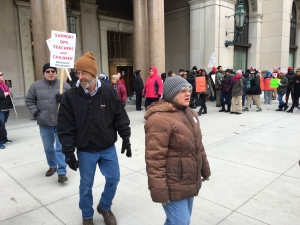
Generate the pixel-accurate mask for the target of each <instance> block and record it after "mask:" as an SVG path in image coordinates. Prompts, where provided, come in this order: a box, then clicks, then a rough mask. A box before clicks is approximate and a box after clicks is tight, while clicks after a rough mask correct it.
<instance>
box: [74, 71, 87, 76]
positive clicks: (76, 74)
mask: <svg viewBox="0 0 300 225" xmlns="http://www.w3.org/2000/svg"><path fill="white" fill-rule="evenodd" d="M88 74H89V73H87V72H85V71H83V72H77V73H75V76H76V77H79V76H80V75H81V76H83V77H86V76H87V75H88Z"/></svg>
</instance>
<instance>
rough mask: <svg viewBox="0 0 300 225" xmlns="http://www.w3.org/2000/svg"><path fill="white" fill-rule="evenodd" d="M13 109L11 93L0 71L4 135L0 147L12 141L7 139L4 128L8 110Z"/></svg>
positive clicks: (0, 98) (1, 115) (0, 102)
mask: <svg viewBox="0 0 300 225" xmlns="http://www.w3.org/2000/svg"><path fill="white" fill-rule="evenodd" d="M10 109H13V103H12V100H11V93H10V90H9V88H8V86H7V85H6V84H5V82H4V79H3V73H2V72H1V71H0V120H1V122H2V126H1V127H2V129H1V130H3V132H1V133H3V134H4V133H5V135H4V136H3V137H1V138H0V149H4V148H5V146H4V144H10V143H12V140H8V139H7V133H6V128H5V123H6V122H7V119H8V116H9V110H10Z"/></svg>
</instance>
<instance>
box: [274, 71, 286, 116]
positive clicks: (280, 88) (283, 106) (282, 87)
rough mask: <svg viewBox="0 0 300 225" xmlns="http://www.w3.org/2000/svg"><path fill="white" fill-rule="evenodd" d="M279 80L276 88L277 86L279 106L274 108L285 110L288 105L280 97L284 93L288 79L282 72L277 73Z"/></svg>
mask: <svg viewBox="0 0 300 225" xmlns="http://www.w3.org/2000/svg"><path fill="white" fill-rule="evenodd" d="M279 80H280V81H279V82H278V88H277V94H278V102H279V106H278V109H276V111H285V110H287V108H288V106H287V103H286V102H284V101H283V100H282V98H283V96H284V95H285V94H286V90H287V87H288V84H289V81H288V79H287V78H286V76H285V73H284V72H280V73H279Z"/></svg>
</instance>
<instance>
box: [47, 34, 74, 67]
mask: <svg viewBox="0 0 300 225" xmlns="http://www.w3.org/2000/svg"><path fill="white" fill-rule="evenodd" d="M48 43H49V45H50V52H51V53H50V65H51V66H53V67H57V68H74V59H75V47H76V34H73V33H65V32H60V31H55V30H52V31H51V40H49V39H48V40H47V44H48Z"/></svg>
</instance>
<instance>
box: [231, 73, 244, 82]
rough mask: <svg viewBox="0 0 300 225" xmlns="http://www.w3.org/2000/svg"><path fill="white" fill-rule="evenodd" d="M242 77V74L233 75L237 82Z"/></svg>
mask: <svg viewBox="0 0 300 225" xmlns="http://www.w3.org/2000/svg"><path fill="white" fill-rule="evenodd" d="M241 77H242V75H237V76H234V77H233V82H234V83H236V82H237V81H238V80H239V79H240V78H241Z"/></svg>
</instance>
